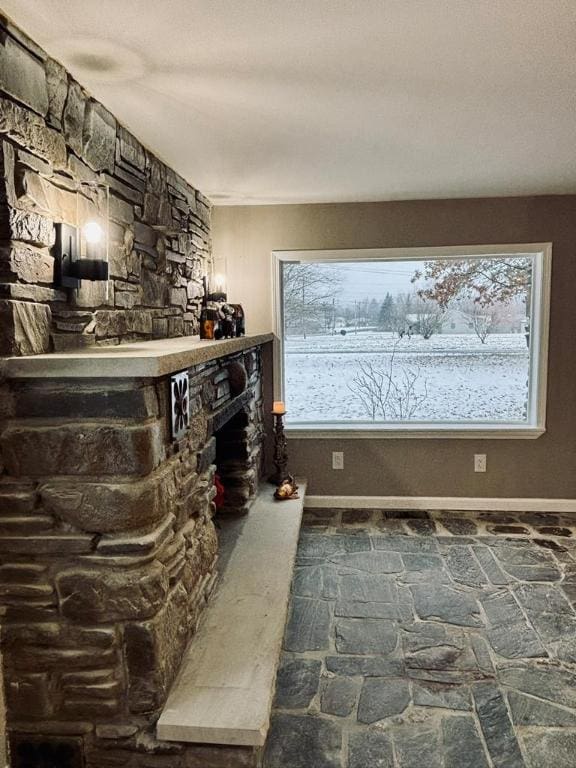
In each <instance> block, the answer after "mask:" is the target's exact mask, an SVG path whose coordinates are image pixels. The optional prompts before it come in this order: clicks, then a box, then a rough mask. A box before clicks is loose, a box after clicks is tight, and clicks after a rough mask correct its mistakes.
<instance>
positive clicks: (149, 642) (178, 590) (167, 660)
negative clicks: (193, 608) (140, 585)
mask: <svg viewBox="0 0 576 768" xmlns="http://www.w3.org/2000/svg"><path fill="white" fill-rule="evenodd" d="M187 601H188V595H187V593H186V590H185V589H184V587H183V586H182V585H178V586H176V587H175V588H174V589H173V590H172V591H171V592H170V594H169V596H168V597H167V599H166V602H165V606H164V608H163V610H162V611H161V612H160V613H159V614H158V616H156V617H155V618H154V619H153V620H152V621H147V622H139V623H130V624H127V625H126V628H125V632H124V641H125V648H126V660H127V664H128V676H129V692H128V696H129V702H130V710H131V711H132V712H147V711H151V710H154V709H157V708H158V707H160V706H162V704H163V703H164V701H165V699H166V696H167V695H168V691H169V689H170V685H171V683H172V681H173V679H174V677H175V676H176V672H177V671H178V668H179V666H180V661H181V658H182V654H183V653H184V650H185V648H186V643H187V641H188V631H189V630H188V625H187V620H186V617H187Z"/></svg>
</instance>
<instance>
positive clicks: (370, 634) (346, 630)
mask: <svg viewBox="0 0 576 768" xmlns="http://www.w3.org/2000/svg"><path fill="white" fill-rule="evenodd" d="M397 644H398V630H397V628H396V625H395V623H394V622H392V621H386V620H385V619H382V620H377V619H339V620H338V621H337V622H336V650H337V651H338V653H353V654H355V653H358V654H360V653H378V654H389V653H392V652H393V651H394V650H395V648H396V646H397Z"/></svg>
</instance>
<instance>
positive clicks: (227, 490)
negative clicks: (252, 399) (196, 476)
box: [214, 410, 258, 516]
mask: <svg viewBox="0 0 576 768" xmlns="http://www.w3.org/2000/svg"><path fill="white" fill-rule="evenodd" d="M254 433H255V428H254V426H252V425H250V417H249V414H248V413H247V412H246V410H242V411H239V412H238V413H236V414H235V415H234V416H232V417H231V418H230V419H229V420H228V421H227V422H226V423H225V424H224V425H223V426H222V427H220V429H219V430H218V431H217V432H215V433H214V436H215V438H216V480H217V482H216V483H215V484H216V490H217V496H216V499H215V503H216V509H217V513H218V514H219V515H222V516H224V515H245V514H246V513H247V512H248V510H249V508H250V505H251V503H252V501H253V499H254V497H255V495H256V491H257V488H258V467H257V460H258V453H257V451H255V450H254V449H253V448H252V446H253V445H254V439H253V438H254ZM218 484H220V485H221V488H219V486H218Z"/></svg>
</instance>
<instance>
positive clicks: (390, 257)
mask: <svg viewBox="0 0 576 768" xmlns="http://www.w3.org/2000/svg"><path fill="white" fill-rule="evenodd" d="M499 255H500V256H521V255H526V256H532V257H535V258H534V271H533V280H532V294H531V302H532V308H536V307H538V306H539V307H540V312H536V313H534V312H533V311H531V313H530V317H531V318H532V333H531V337H530V344H531V355H530V380H529V391H528V413H530V414H534V415H535V418H534V419H533V421H532V423H528V424H526V425H519V424H518V423H510V424H506V423H502V422H493V423H484V422H481V423H476V424H466V425H464V424H462V423H449V422H444V423H442V422H428V423H426V422H414V423H413V424H409V423H407V424H402V425H401V426H400V425H398V424H389V425H387V424H382V423H378V422H376V423H375V424H362V425H358V424H355V423H345V422H330V423H318V424H314V423H310V424H306V425H303V424H297V425H294V424H293V425H291V424H290V423H288V424H286V425H285V429H286V432H287V433H289V436H290V437H294V438H305V439H306V438H326V439H330V438H332V439H333V438H342V439H350V438H360V439H363V438H369V439H375V438H382V439H387V438H401V439H406V438H443V439H444V438H456V439H479V438H480V439H492V440H493V439H536V438H538V437H540V436H541V435H543V434H544V433H545V432H546V394H547V383H548V337H549V328H550V282H551V273H552V243H523V244H513V245H474V246H446V247H433V248H359V249H341V250H294V251H273V252H272V258H273V270H272V279H273V290H272V297H273V313H274V319H275V334H276V337H277V343H276V345H275V354H274V382H275V384H274V387H275V393H274V397H275V399H276V400H284V399H285V398H284V391H285V386H284V348H283V347H284V338H283V337H284V333H283V328H284V318H283V311H282V296H281V264H282V262H285V261H291V262H319V261H326V262H330V261H334V262H336V261H354V260H358V261H409V260H413V261H426V260H430V259H433V258H443V259H459V258H465V257H466V256H476V257H480V256H499ZM288 406H289V404H288Z"/></svg>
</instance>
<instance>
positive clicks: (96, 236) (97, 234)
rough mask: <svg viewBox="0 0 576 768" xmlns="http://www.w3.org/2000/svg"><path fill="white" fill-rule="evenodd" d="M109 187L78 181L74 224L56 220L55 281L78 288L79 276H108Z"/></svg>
mask: <svg viewBox="0 0 576 768" xmlns="http://www.w3.org/2000/svg"><path fill="white" fill-rule="evenodd" d="M108 213H109V188H108V185H107V184H102V183H99V182H81V183H80V184H79V185H78V189H77V191H76V225H75V226H73V225H71V224H67V223H60V224H56V244H55V259H56V266H57V272H56V283H57V284H58V285H60V286H62V287H63V288H80V281H81V280H100V281H104V280H108Z"/></svg>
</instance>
